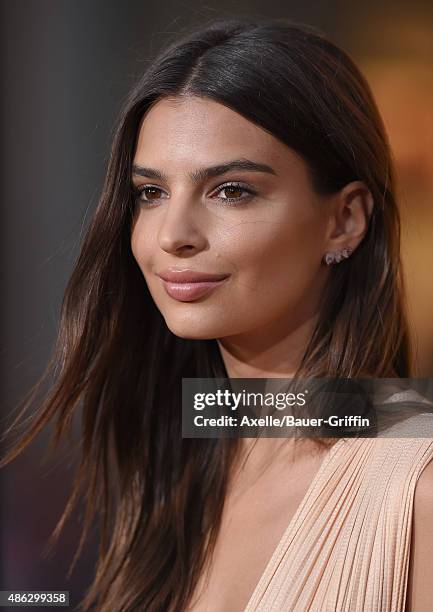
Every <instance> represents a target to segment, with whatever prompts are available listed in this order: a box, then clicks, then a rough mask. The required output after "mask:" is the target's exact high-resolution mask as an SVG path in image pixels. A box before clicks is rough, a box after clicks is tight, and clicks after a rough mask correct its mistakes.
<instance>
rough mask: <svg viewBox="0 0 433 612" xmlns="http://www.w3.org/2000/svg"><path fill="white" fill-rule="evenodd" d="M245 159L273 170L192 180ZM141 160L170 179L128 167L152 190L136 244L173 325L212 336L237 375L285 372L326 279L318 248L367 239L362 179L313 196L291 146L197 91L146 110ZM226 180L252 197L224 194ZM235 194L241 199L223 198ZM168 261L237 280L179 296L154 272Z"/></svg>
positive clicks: (141, 202) (142, 206)
mask: <svg viewBox="0 0 433 612" xmlns="http://www.w3.org/2000/svg"><path fill="white" fill-rule="evenodd" d="M245 158H247V159H249V160H253V161H256V162H260V163H262V164H266V165H268V166H270V167H271V168H272V169H273V170H274V172H275V174H271V173H267V172H250V171H246V170H242V171H231V172H228V173H226V174H224V175H221V176H218V177H213V178H210V179H207V180H203V181H201V182H200V183H194V182H193V181H192V180H191V179H190V178H189V173H191V172H194V171H195V170H197V169H198V168H203V167H206V166H214V165H216V164H221V163H225V162H228V161H231V160H237V159H245ZM134 165H136V166H141V167H147V168H148V167H150V168H155V169H158V170H160V171H161V172H163V173H164V174H165V175H166V177H167V180H156V179H154V178H152V179H150V178H147V177H145V176H140V175H138V174H133V176H132V181H133V183H134V185H135V186H136V187H142V186H144V185H150V186H154V187H156V188H157V190H156V191H155V190H154V191H153V192H151V191H149V189H148V190H147V191H146V192H144V194H142V196H141V199H138V200H137V207H136V216H135V221H134V226H133V231H132V235H131V247H132V252H133V254H134V257H135V258H136V260H137V263H138V265H139V266H140V268H141V270H142V272H143V275H144V278H145V280H146V283H147V285H148V287H149V290H150V292H151V294H152V297H153V299H154V301H155V303H156V305H157V307H158V309H159V310H160V311H161V313H162V315H163V317H164V319H165V322H166V324H167V326H168V328H169V329H170V330H171V331H172V332H173V333H174V334H176V335H178V336H180V337H184V338H194V339H199V338H201V339H203V338H217V339H218V343H219V346H220V349H221V351H222V354H223V358H224V360H225V362H226V365H227V367H228V370H229V375H230V376H233V377H234V376H238V377H239V376H242V377H243V376H251V377H259V376H261V377H272V376H288V375H290V373H291V372H292V371H293V370H294V369H295V367H296V365H297V362H298V360H299V358H300V354H301V352H302V350H303V348H304V347H305V343H306V340H307V339H308V336H309V334H310V333H311V331H312V327H313V325H314V323H315V321H316V319H317V316H318V314H319V309H320V296H321V293H322V290H323V287H324V285H325V283H326V280H327V277H328V274H329V268H328V266H326V265H324V264H323V263H322V261H321V260H322V257H323V255H324V254H325V253H326V252H327V251H336V250H340V249H343V248H345V247H348V246H350V247H351V248H352V249H355V248H356V247H357V245H358V244H359V242H360V241H361V240H362V238H363V237H364V235H365V232H366V229H367V214H369V212H370V211H371V207H372V198H371V194H370V192H369V191H368V189H367V188H366V186H365V185H364V184H363V183H362V182H360V181H356V182H353V183H350V184H349V185H347V186H345V188H344V189H343V190H342V191H341V192H338V193H337V194H333V195H332V196H326V197H324V196H319V195H317V194H316V193H315V192H314V190H313V188H312V184H311V180H310V177H309V173H308V168H307V165H306V163H305V162H304V161H303V160H302V159H301V158H300V157H299V156H298V155H297V154H296V153H295V152H294V151H293V150H292V149H290V148H289V147H287V146H286V145H285V144H283V143H282V142H280V141H279V140H278V139H276V138H275V137H273V136H272V135H270V134H268V133H267V132H266V131H265V130H263V129H262V128H260V127H258V126H256V125H255V124H253V123H251V122H250V121H248V120H247V119H245V118H244V117H242V116H241V115H239V114H238V113H236V112H234V111H233V110H231V109H229V108H227V107H225V106H223V105H221V104H219V103H217V102H214V101H211V100H208V99H202V98H197V97H189V98H183V99H180V98H177V99H168V98H165V99H163V100H161V101H159V102H158V103H156V104H155V105H154V106H153V107H152V108H151V109H150V111H148V113H147V114H146V115H145V117H144V119H143V120H142V123H141V126H140V131H139V137H138V142H137V146H136V151H135V156H134ZM229 181H237V182H242V183H245V184H246V186H247V187H248V188H250V189H253V190H254V191H255V192H256V195H254V196H249V195H248V193H247V192H246V191H243V190H239V189H237V190H236V189H235V191H234V192H233V189H232V190H231V191H230V190H228V191H227V190H225V191H224V190H223V191H222V192H219V193H217V189H218V187H220V186H221V185H223V184H224V183H227V182H229ZM218 196H219V197H218ZM230 196H232V197H233V196H235V197H236V198H237V202H234V203H230V202H227V198H228V197H230ZM146 198H147V200H148V201H146ZM224 198H226V199H225V200H224ZM149 200H150V201H149ZM172 265H174V266H179V267H181V268H186V267H187V268H192V269H194V270H198V271H205V272H210V273H226V274H230V277H229V278H228V279H227V281H226V282H224V283H223V284H222V285H221V286H219V287H218V288H217V289H216V290H214V291H213V292H212V293H211V294H210V295H208V296H205V297H203V298H201V299H199V300H197V301H194V302H178V301H176V300H174V299H173V298H172V297H170V296H168V295H167V294H166V293H165V291H164V288H163V286H162V283H161V280H160V279H159V278H158V277H157V276H156V273H157V272H160V271H161V270H163V269H165V268H167V267H169V266H172ZM228 304H230V308H227V305H228Z"/></svg>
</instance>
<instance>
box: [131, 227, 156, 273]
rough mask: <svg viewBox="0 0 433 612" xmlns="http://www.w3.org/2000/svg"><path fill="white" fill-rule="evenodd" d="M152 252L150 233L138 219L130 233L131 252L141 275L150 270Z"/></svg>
mask: <svg viewBox="0 0 433 612" xmlns="http://www.w3.org/2000/svg"><path fill="white" fill-rule="evenodd" d="M153 250H154V246H153V245H152V232H150V231H149V227H148V226H145V225H144V224H143V223H142V222H141V221H140V218H138V219H137V220H136V222H135V223H134V225H133V229H132V232H131V251H132V254H133V255H134V258H135V260H136V261H137V264H138V265H139V267H140V269H141V271H142V272H143V274H146V273H147V271H148V270H149V269H150V265H151V257H152V251H153Z"/></svg>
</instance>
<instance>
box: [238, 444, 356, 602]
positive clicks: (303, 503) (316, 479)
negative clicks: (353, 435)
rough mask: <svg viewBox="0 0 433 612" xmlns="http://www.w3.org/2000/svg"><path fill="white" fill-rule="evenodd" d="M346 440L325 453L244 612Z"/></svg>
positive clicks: (261, 586) (275, 562)
mask: <svg viewBox="0 0 433 612" xmlns="http://www.w3.org/2000/svg"><path fill="white" fill-rule="evenodd" d="M346 440H347V438H339V439H338V440H337V442H335V444H333V445H332V447H331V448H330V449H329V451H328V452H326V453H325V456H324V458H323V459H322V461H321V463H320V465H319V468H318V470H317V472H316V474H315V475H314V476H313V479H312V480H311V482H310V484H309V485H308V488H307V491H306V492H305V495H304V496H303V498H302V500H301V502H300V503H299V505H298V507H297V509H296V511H295V513H294V515H293V516H292V518H291V519H290V521H289V524H288V525H287V527H286V529H285V530H284V532H283V535H282V536H281V538H280V541H279V542H278V544H277V545H276V547H275V549H274V552H273V553H272V555H271V557H270V559H269V561H268V562H267V564H266V566H265V569H264V570H263V573H262V575H261V577H260V579H259V581H258V583H257V585H256V587H255V589H254V590H253V592H252V593H251V596H250V598H249V600H248V603H247V605H246V607H245V608H244V612H253V607H252V606H253V602H254V601H256V599H257V598H258V597H259V595H261V594H262V593H263V591H264V590H265V589H266V587H267V577H268V575H270V574H273V573H274V569H275V566H276V564H277V562H278V561H279V559H280V557H281V553H282V552H283V551H284V549H285V543H286V541H287V539H288V538H289V537H290V535H291V533H292V531H293V529H294V528H295V525H296V523H297V522H298V519H299V516H300V515H301V514H302V513H303V512H304V510H305V508H306V506H307V504H308V502H309V500H310V497H311V496H312V494H313V492H314V490H315V489H316V486H317V484H318V483H319V481H320V480H321V478H322V475H323V474H324V472H325V470H326V468H327V467H328V465H329V463H330V461H331V459H332V458H333V457H334V456H335V454H336V452H337V450H339V448H340V447H341V446H342V445H344V443H345V442H346Z"/></svg>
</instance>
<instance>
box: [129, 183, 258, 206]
mask: <svg viewBox="0 0 433 612" xmlns="http://www.w3.org/2000/svg"><path fill="white" fill-rule="evenodd" d="M228 187H237V188H238V189H241V190H242V191H245V192H246V193H248V195H247V196H244V197H241V198H220V197H218V199H219V200H220V201H221V202H223V204H228V205H229V206H236V205H237V204H238V203H239V202H241V201H243V200H250V199H251V197H252V196H255V195H256V194H257V192H256V191H254V190H253V189H251V187H248V186H247V185H244V184H243V183H238V182H230V183H224V184H223V185H220V186H219V187H218V188H217V190H216V191H217V193H218V194H219V193H221V192H222V191H224V189H227V188H228ZM149 188H150V189H151V188H153V189H159V190H160V191H163V189H162V187H158V186H157V185H141V186H140V187H134V186H133V187H132V194H133V197H134V202H136V201H140V202H148V203H152V202H158V201H159V200H161V199H167V198H156V199H154V200H143V199H141V197H140V196H141V195H142V194H143V193H144V191H145V189H149Z"/></svg>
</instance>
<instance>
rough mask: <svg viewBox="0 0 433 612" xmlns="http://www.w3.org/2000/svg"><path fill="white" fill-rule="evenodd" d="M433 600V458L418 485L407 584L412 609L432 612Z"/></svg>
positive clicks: (409, 606)
mask: <svg viewBox="0 0 433 612" xmlns="http://www.w3.org/2000/svg"><path fill="white" fill-rule="evenodd" d="M432 601H433V458H432V459H431V460H430V461H429V462H428V463H427V465H426V466H425V467H424V468H423V470H422V472H421V474H420V475H419V477H418V480H417V482H416V485H415V492H414V499H413V517H412V537H411V550H410V560H409V575H408V585H407V607H406V610H407V611H408V612H431V610H432Z"/></svg>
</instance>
